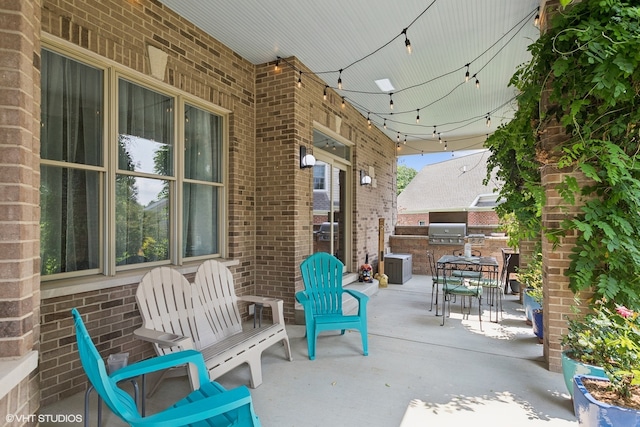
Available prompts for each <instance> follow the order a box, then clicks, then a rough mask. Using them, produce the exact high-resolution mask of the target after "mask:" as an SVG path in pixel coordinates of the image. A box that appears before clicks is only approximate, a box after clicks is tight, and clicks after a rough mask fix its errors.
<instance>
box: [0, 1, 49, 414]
mask: <svg viewBox="0 0 640 427" xmlns="http://www.w3.org/2000/svg"><path fill="white" fill-rule="evenodd" d="M39 27H40V2H39V1H37V0H28V1H25V0H6V1H3V2H2V3H0V50H1V53H0V58H1V60H0V75H1V76H2V77H1V79H0V135H1V137H0V370H4V369H7V368H5V365H4V364H5V363H7V362H8V361H13V362H15V361H23V360H25V358H28V357H29V356H30V355H33V356H34V357H35V353H34V352H35V351H37V350H38V346H39V342H38V337H39V332H40V321H39V311H40V308H39V302H40V292H39V272H40V264H39V257H40V253H39V245H38V238H39V232H40V226H39V218H40V210H39V205H38V204H39V198H40V196H39V191H40V169H39V155H40V143H39V139H40V126H39V120H40V74H39V61H38V58H39V52H40V40H39V38H40V32H39ZM3 373H5V374H6V372H3ZM19 375H21V376H22V378H21V379H19V380H16V384H8V383H10V382H11V381H8V383H3V384H1V385H0V390H2V393H1V394H0V396H2V397H0V425H5V423H6V414H15V415H29V414H32V413H34V412H35V411H36V410H37V409H38V405H39V401H38V381H37V380H38V374H37V370H36V371H31V372H27V370H26V369H25V370H20V372H19Z"/></svg>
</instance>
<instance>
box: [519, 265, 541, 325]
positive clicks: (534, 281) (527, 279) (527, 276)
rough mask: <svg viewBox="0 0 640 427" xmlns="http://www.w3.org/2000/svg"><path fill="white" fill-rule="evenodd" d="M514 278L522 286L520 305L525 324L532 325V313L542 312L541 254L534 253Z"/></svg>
mask: <svg viewBox="0 0 640 427" xmlns="http://www.w3.org/2000/svg"><path fill="white" fill-rule="evenodd" d="M516 276H517V278H518V281H519V282H520V283H521V284H522V286H524V291H523V297H522V303H523V305H524V313H525V316H526V318H527V320H526V322H527V323H528V324H533V313H534V311H535V310H542V253H539V252H538V253H536V255H535V256H534V257H533V258H532V259H531V260H530V261H529V262H528V263H527V266H526V267H525V268H519V269H518V272H517V273H516Z"/></svg>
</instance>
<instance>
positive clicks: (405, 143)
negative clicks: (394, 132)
mask: <svg viewBox="0 0 640 427" xmlns="http://www.w3.org/2000/svg"><path fill="white" fill-rule="evenodd" d="M403 144H404V145H407V135H405V136H404V142H403Z"/></svg>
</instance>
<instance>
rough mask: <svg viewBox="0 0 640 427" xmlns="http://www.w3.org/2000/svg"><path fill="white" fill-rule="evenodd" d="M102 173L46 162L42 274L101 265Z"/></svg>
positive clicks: (42, 186) (42, 201) (42, 188)
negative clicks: (100, 211)
mask: <svg viewBox="0 0 640 427" xmlns="http://www.w3.org/2000/svg"><path fill="white" fill-rule="evenodd" d="M99 182H100V173H99V172H94V171H86V170H79V169H71V168H59V167H53V166H46V165H43V166H42V167H41V179H40V205H41V209H42V211H41V218H40V257H41V263H42V264H41V273H42V275H43V276H44V275H49V274H56V273H65V272H70V271H79V270H88V269H95V268H98V267H99V259H100V258H99V257H100V250H99V244H100V238H99V235H100V223H99V218H100V215H99V209H100V206H101V203H100V185H99Z"/></svg>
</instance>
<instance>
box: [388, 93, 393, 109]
mask: <svg viewBox="0 0 640 427" xmlns="http://www.w3.org/2000/svg"><path fill="white" fill-rule="evenodd" d="M389 108H390V109H391V110H393V92H391V93H390V94H389Z"/></svg>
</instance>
